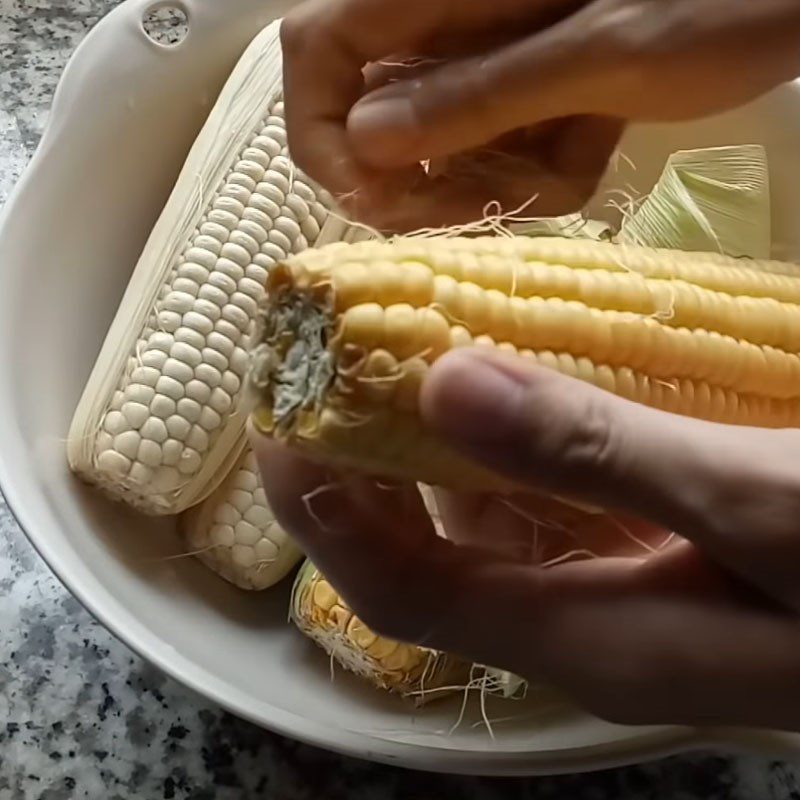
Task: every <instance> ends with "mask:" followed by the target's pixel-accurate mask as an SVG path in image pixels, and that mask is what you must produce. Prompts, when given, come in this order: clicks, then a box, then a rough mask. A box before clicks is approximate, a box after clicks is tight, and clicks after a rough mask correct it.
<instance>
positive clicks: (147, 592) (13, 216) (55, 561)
mask: <svg viewBox="0 0 800 800" xmlns="http://www.w3.org/2000/svg"><path fill="white" fill-rule="evenodd" d="M290 4H291V3H290V2H287V0H280V1H278V0H272V2H270V0H225V2H220V0H179V2H176V3H174V5H177V6H179V7H181V8H182V9H183V10H184V11H185V12H186V14H187V15H188V18H189V28H190V31H189V35H188V37H187V38H186V39H185V40H184V41H183V42H182V43H181V44H180V45H179V46H176V47H173V48H165V47H161V46H158V45H156V44H154V43H153V42H151V41H150V40H149V39H148V38H147V37H146V36H145V34H144V33H143V30H142V27H141V20H142V18H143V16H144V14H145V13H146V12H147V11H149V10H150V9H152V8H153V7H154V5H157V4H154V3H152V2H149V0H127V2H125V3H123V4H122V5H121V6H119V7H118V8H117V9H116V10H114V11H113V12H112V13H111V14H109V15H108V16H107V17H106V18H105V19H104V20H103V21H102V22H101V23H100V24H99V25H98V26H97V27H96V29H95V30H94V31H92V33H91V34H90V35H89V37H88V38H87V39H86V40H85V42H84V43H83V44H82V45H81V46H80V47H79V48H78V51H77V52H76V53H75V56H74V58H73V59H72V61H71V62H70V64H69V66H68V68H67V70H66V72H65V73H64V76H63V80H62V82H61V85H60V87H59V90H58V93H57V96H56V99H55V102H54V105H53V109H52V116H51V118H50V124H49V126H48V129H47V132H46V134H45V136H44V138H43V140H42V143H41V145H40V147H39V150H38V152H37V153H36V156H35V157H34V159H33V161H32V163H31V165H30V167H29V169H28V170H27V172H26V174H25V175H24V177H23V179H22V180H21V181H20V184H19V186H18V187H17V190H16V192H15V194H14V196H13V198H12V199H11V201H10V202H9V203H8V205H7V207H6V209H5V212H4V216H3V219H2V224H1V225H0V265H2V269H0V482H2V487H3V490H4V491H5V494H6V496H7V498H8V501H9V503H10V505H11V507H12V508H13V509H14V512H15V514H16V515H17V518H18V519H19V522H20V524H21V525H22V527H23V528H24V529H25V531H26V532H27V534H28V536H29V537H30V538H31V540H32V542H33V543H34V545H35V546H36V548H37V549H38V551H39V552H40V553H41V554H42V556H43V557H44V558H45V559H46V561H47V562H48V564H49V565H50V566H51V567H52V568H53V570H54V571H55V572H56V573H57V574H58V575H59V576H60V578H61V579H62V580H63V582H64V583H65V584H66V585H67V586H68V587H69V588H70V590H71V591H72V592H73V593H74V594H75V595H76V596H77V597H78V598H79V599H80V600H81V601H82V602H83V603H84V604H85V605H86V606H87V607H88V608H89V609H90V610H91V611H92V612H93V613H94V614H95V616H96V617H97V618H98V619H99V620H100V621H101V622H103V623H104V624H105V625H107V626H108V628H110V629H111V630H112V631H113V632H114V633H115V634H116V635H117V636H119V638H120V639H122V640H123V641H124V642H126V643H127V644H128V645H129V646H130V647H131V648H133V649H134V650H136V651H137V652H138V653H140V654H141V655H142V656H144V657H145V658H147V659H149V660H150V661H151V662H153V663H155V664H157V665H158V666H159V667H161V668H162V669H163V670H164V671H165V672H167V673H169V674H170V675H172V676H173V677H174V678H176V679H178V680H179V681H182V682H183V683H184V684H186V685H188V686H190V687H192V688H193V689H195V690H196V691H198V692H199V693H201V694H203V695H205V696H207V697H208V698H210V699H212V700H214V701H216V702H218V703H220V704H221V705H223V706H225V707H226V708H228V709H230V710H231V711H232V712H234V713H236V714H238V715H240V716H242V717H246V718H248V719H250V720H252V721H254V722H256V723H258V724H260V725H263V726H265V727H267V728H271V729H273V730H276V731H278V732H281V733H284V734H286V735H289V736H292V737H295V738H298V739H301V740H304V741H306V742H310V743H313V744H316V745H319V746H322V747H325V748H329V749H332V750H337V751H340V752H344V753H348V754H351V755H355V756H360V757H363V758H369V759H374V760H378V761H385V762H393V763H397V764H402V765H406V766H413V767H418V768H424V769H431V770H446V771H454V772H463V773H482V774H505V775H511V774H543V773H553V772H572V771H578V770H587V769H593V768H599V767H606V766H611V765H616V764H624V763H630V762H634V761H640V760H643V759H647V758H653V757H655V756H659V755H664V754H667V753H674V752H678V751H682V750H686V749H689V748H694V747H699V746H703V745H707V744H710V743H721V744H725V745H733V744H736V743H739V744H746V745H747V746H754V745H763V746H765V747H767V748H769V749H770V750H775V749H776V748H777V749H782V748H787V747H788V748H790V749H791V748H794V747H795V745H796V740H795V738H794V737H787V736H778V735H773V734H763V735H761V736H758V737H757V736H754V735H752V734H734V733H726V734H725V735H722V734H721V733H720V732H714V731H706V732H702V733H701V732H697V731H690V730H683V729H673V728H648V729H635V730H633V729H627V728H624V727H618V726H614V725H609V724H606V723H604V722H601V721H599V720H596V719H594V718H592V717H589V716H586V715H582V714H579V713H562V714H557V715H550V716H548V717H543V718H540V719H531V718H528V719H523V720H520V721H518V722H515V723H509V724H499V725H497V726H496V730H495V734H496V739H495V740H494V741H492V740H491V738H490V737H489V736H488V734H487V732H486V730H485V729H483V728H480V727H477V728H476V727H473V726H472V725H471V724H470V723H471V722H472V721H473V720H475V719H477V716H476V714H475V713H474V710H473V711H471V712H470V715H469V717H468V720H467V721H466V722H465V723H464V724H463V725H462V726H461V727H460V728H459V729H458V730H457V731H456V732H454V733H453V734H451V735H448V734H447V731H448V729H449V728H450V726H451V725H452V723H453V722H454V720H455V719H456V716H457V712H458V703H457V702H456V701H454V702H452V703H449V702H448V703H444V704H443V705H437V706H435V707H433V708H431V709H429V710H427V711H425V712H419V713H414V712H412V711H410V710H409V709H408V707H407V706H405V705H404V704H402V703H400V702H399V701H396V700H395V699H393V698H390V697H387V696H384V695H383V694H380V693H378V692H375V691H372V690H370V689H368V688H366V687H365V686H364V685H363V684H362V683H361V682H360V681H358V680H356V679H351V678H350V677H348V676H346V675H343V674H339V675H338V678H337V680H336V682H335V683H334V684H331V680H330V673H329V665H328V663H327V660H326V659H325V657H324V656H323V655H322V653H321V651H319V650H317V649H316V648H315V647H314V646H312V645H311V644H309V643H308V642H307V641H306V640H304V639H303V638H302V637H301V636H300V635H299V634H297V632H296V631H295V630H294V629H293V628H291V627H290V626H288V625H287V622H286V613H287V588H288V587H287V586H284V587H283V588H282V589H278V590H277V591H273V592H268V593H266V594H259V595H245V594H243V593H241V592H238V591H236V590H234V589H232V588H230V587H228V586H227V585H226V584H224V583H223V582H221V581H220V580H218V579H217V578H215V577H214V576H213V575H212V574H210V573H209V572H207V571H206V570H205V568H204V567H202V566H201V565H199V564H197V563H195V562H194V561H193V560H192V559H179V560H169V561H167V560H165V558H166V557H168V556H171V555H174V554H176V553H178V552H179V551H180V547H179V544H178V542H177V540H176V538H175V536H174V534H173V532H172V531H171V529H170V526H169V525H167V524H160V525H154V524H153V523H152V522H151V521H149V520H144V521H143V520H142V519H139V518H137V517H136V516H135V515H133V514H132V513H128V512H126V511H125V510H124V509H122V508H121V507H119V506H111V505H109V504H108V503H106V502H104V501H103V500H101V499H100V498H99V497H98V496H97V495H96V494H94V493H93V492H91V491H89V490H87V489H86V488H85V487H83V486H82V485H81V484H79V483H78V482H77V481H76V480H74V479H73V478H72V477H71V476H70V474H69V472H68V470H67V467H66V460H65V445H64V440H65V437H66V433H67V428H68V425H69V422H70V418H71V416H72V413H73V410H74V408H75V404H76V402H77V400H78V397H79V395H80V392H81V390H82V388H83V386H84V382H85V380H86V378H87V376H88V374H89V371H90V369H91V366H92V364H93V361H94V359H95V356H96V354H97V352H98V350H99V347H100V345H101V342H102V341H103V338H104V336H105V333H106V330H107V328H108V325H109V324H110V322H111V319H112V317H113V315H114V313H115V311H116V308H117V305H118V303H119V301H120V298H121V296H122V293H123V290H124V288H125V285H126V283H127V280H128V277H129V274H130V272H131V270H132V269H133V267H134V265H135V263H136V260H137V257H138V254H139V252H140V250H141V248H142V246H143V244H144V242H145V239H146V237H147V235H148V232H149V230H150V228H151V226H152V225H153V223H154V222H155V220H156V218H157V216H158V214H159V211H160V209H161V207H162V204H163V202H164V201H165V199H166V197H167V196H168V194H169V191H170V189H171V186H172V183H173V181H174V179H175V178H176V176H177V173H178V170H179V168H180V166H181V164H182V161H183V158H184V156H185V155H186V153H187V151H188V149H189V147H190V145H191V143H192V141H193V140H194V137H195V135H196V133H197V132H198V130H199V128H200V126H201V125H202V123H203V121H204V118H205V116H206V114H207V113H208V111H209V110H210V107H211V105H212V104H213V100H214V98H215V96H216V93H217V92H218V90H219V88H220V87H221V85H222V83H223V82H224V80H225V78H226V76H227V74H228V73H229V71H230V69H231V68H232V66H233V64H234V63H235V61H236V59H237V58H238V56H239V54H240V53H241V52H242V50H243V48H244V47H245V46H246V44H247V43H248V42H249V40H250V39H251V38H252V36H254V35H255V34H256V32H257V31H258V30H259V29H260V28H261V27H263V26H264V25H266V24H267V23H268V22H270V21H271V20H272V19H274V18H275V17H277V16H279V15H281V14H283V13H285V11H286V9H287V7H288V6H289V5H290ZM320 66H321V68H324V65H320ZM744 142H761V143H763V144H765V145H766V146H767V148H768V152H769V154H770V156H771V157H772V159H773V161H772V164H773V180H774V197H775V205H776V214H775V239H776V241H778V242H781V243H782V245H783V246H782V248H781V249H780V250H779V251H778V252H777V255H780V256H785V255H792V254H793V255H795V256H797V257H798V258H800V226H798V225H796V223H795V222H794V220H796V219H797V218H798V216H800V208H798V205H797V202H796V200H795V194H794V191H795V189H796V187H797V186H800V90H798V88H797V87H788V88H785V89H782V90H780V91H778V92H776V93H774V94H773V95H772V96H770V97H768V98H766V99H764V100H763V101H761V102H759V103H758V104H756V105H754V106H752V107H750V108H748V109H746V110H743V111H741V112H739V113H737V114H733V115H730V116H728V117H725V118H721V119H715V120H710V121H707V122H705V123H703V124H699V125H694V126H679V127H674V128H662V127H656V128H650V129H640V130H637V131H635V132H632V133H631V135H630V136H629V139H628V141H627V143H626V145H625V151H626V153H627V154H628V155H629V156H630V157H631V158H632V159H633V160H634V162H635V163H636V166H637V170H636V171H632V170H630V169H627V168H626V170H627V171H626V172H625V173H619V174H616V175H614V176H612V178H611V179H610V183H611V185H616V186H626V185H627V184H632V185H633V186H634V187H635V188H636V189H638V190H647V189H649V188H650V186H651V185H652V182H653V180H654V179H655V177H656V175H657V173H658V172H659V171H660V169H661V166H662V165H663V162H664V159H665V158H666V156H667V155H668V154H669V153H670V152H671V151H673V150H675V149H678V148H680V147H693V146H702V145H711V144H731V143H744ZM778 154H779V155H778ZM600 205H602V202H600ZM587 658H591V654H587ZM491 711H492V714H493V715H494V716H498V715H501V716H506V715H509V714H515V713H525V712H527V711H530V708H523V707H518V706H509V705H500V706H498V705H497V704H494V705H493V707H492V709H491Z"/></svg>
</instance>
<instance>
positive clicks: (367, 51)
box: [282, 0, 800, 230]
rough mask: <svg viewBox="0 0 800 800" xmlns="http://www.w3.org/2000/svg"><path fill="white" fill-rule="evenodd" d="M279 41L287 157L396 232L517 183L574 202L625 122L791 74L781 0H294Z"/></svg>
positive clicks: (762, 87) (798, 53)
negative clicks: (426, 165)
mask: <svg viewBox="0 0 800 800" xmlns="http://www.w3.org/2000/svg"><path fill="white" fill-rule="evenodd" d="M282 38H283V45H284V76H285V87H286V88H285V95H286V120H287V130H288V137H289V146H290V149H291V152H292V155H293V158H294V159H295V161H296V162H297V163H298V165H299V166H301V167H302V168H303V169H304V170H305V171H306V172H307V173H308V174H309V175H311V176H312V177H313V178H315V179H316V180H317V181H318V182H319V183H321V184H322V185H324V186H325V187H326V188H328V189H330V190H331V191H332V192H333V193H334V194H335V195H336V196H338V197H339V198H340V199H341V201H342V204H343V205H344V206H345V208H346V209H347V210H349V211H350V213H352V214H354V215H355V216H357V217H359V218H360V219H362V220H364V221H366V222H369V223H371V224H374V225H375V226H376V227H379V228H387V227H388V228H394V229H398V230H407V229H409V228H414V227H419V226H433V225H444V224H451V223H459V222H471V221H473V220H475V219H479V218H480V217H481V215H482V210H483V208H484V207H485V206H486V205H487V204H488V203H491V202H495V201H496V202H498V203H500V204H501V206H502V208H503V210H504V211H506V212H508V211H511V210H513V209H515V208H517V207H519V206H520V205H521V204H523V203H525V202H526V201H527V200H529V199H530V198H531V196H532V195H534V194H536V195H538V200H537V201H536V202H535V203H533V204H532V205H531V206H530V209H529V212H528V213H529V214H531V215H537V216H556V215H559V214H562V213H567V212H571V211H577V210H579V208H580V207H582V206H583V205H584V203H585V201H586V200H588V199H589V198H590V196H591V195H592V194H593V192H594V191H595V189H596V187H597V184H598V181H599V179H600V178H601V176H602V173H603V172H604V170H605V169H606V166H607V164H608V160H609V157H610V156H611V154H612V153H613V151H614V149H615V147H616V145H617V143H618V140H619V137H620V135H621V132H622V129H623V125H624V121H648V122H653V121H677V120H685V119H689V118H695V117H700V116H704V115H707V114H711V113H715V112H720V111H723V110H727V109H730V108H733V107H736V106H738V105H740V104H742V103H744V102H746V101H749V100H751V99H754V98H756V97H757V96H759V95H761V94H762V93H764V92H766V91H768V90H770V89H771V88H773V87H775V86H777V85H779V84H780V83H782V82H784V81H787V80H790V79H792V78H794V77H796V76H797V75H800V48H799V47H798V40H799V39H800V4H798V3H797V1H796V0H758V2H754V0H495V2H491V3H487V2H484V0H463V2H460V3H455V4H454V3H452V2H449V0H406V2H398V1H397V0H309V2H306V3H304V4H303V5H301V6H299V7H298V8H297V9H296V11H294V12H293V13H291V14H289V16H288V17H287V18H286V19H285V20H284V23H283V27H282ZM420 60H421V61H422V63H419V62H420ZM391 64H394V65H397V64H402V65H404V66H390V65H391ZM409 65H412V66H409ZM429 159H430V160H433V162H434V164H439V165H441V164H442V163H443V167H442V168H441V169H439V170H434V171H433V172H432V173H431V174H427V175H426V174H425V172H424V171H423V169H422V168H421V166H420V162H421V161H425V160H429Z"/></svg>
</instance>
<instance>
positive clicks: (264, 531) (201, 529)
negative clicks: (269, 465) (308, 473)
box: [179, 448, 303, 591]
mask: <svg viewBox="0 0 800 800" xmlns="http://www.w3.org/2000/svg"><path fill="white" fill-rule="evenodd" d="M179 527H180V530H181V533H182V534H183V537H184V540H185V541H186V544H187V546H188V548H189V550H190V552H192V553H194V554H196V555H197V557H198V558H199V559H200V560H201V561H202V562H203V563H204V564H205V565H206V566H207V567H209V568H210V569H212V570H213V571H214V572H216V573H217V574H219V575H221V576H222V577H223V578H225V580H227V581H229V582H230V583H232V584H234V585H235V586H238V587H239V588H240V589H248V590H253V591H262V590H264V589H269V588H270V587H271V586H274V585H275V584H276V583H278V582H280V581H282V580H283V579H284V578H285V577H286V576H287V575H288V574H289V572H290V571H291V570H292V569H293V568H294V567H296V566H297V565H298V564H299V563H300V561H301V560H302V557H303V554H302V551H301V550H300V548H299V547H298V546H297V545H296V544H295V543H294V541H293V540H292V539H290V538H289V536H288V535H287V534H286V532H285V531H284V530H283V528H281V526H280V525H278V523H277V522H276V521H275V517H274V516H273V514H272V510H271V509H270V507H269V505H268V503H267V498H266V496H265V494H264V489H263V488H262V485H261V474H260V472H259V469H258V465H257V464H256V459H255V455H254V454H253V451H252V450H251V449H250V448H246V449H245V452H244V453H243V454H242V456H241V458H240V459H239V463H238V464H237V465H236V466H235V467H234V468H233V470H232V471H231V473H230V475H229V476H228V477H227V478H226V479H225V481H224V482H223V483H222V484H221V485H220V487H219V488H218V489H217V490H216V491H215V492H214V493H213V494H212V495H211V496H210V497H208V498H207V499H206V500H205V501H204V502H202V503H200V504H199V505H197V506H195V507H194V508H191V509H190V510H189V511H187V512H185V513H184V514H183V515H181V517H180V521H179Z"/></svg>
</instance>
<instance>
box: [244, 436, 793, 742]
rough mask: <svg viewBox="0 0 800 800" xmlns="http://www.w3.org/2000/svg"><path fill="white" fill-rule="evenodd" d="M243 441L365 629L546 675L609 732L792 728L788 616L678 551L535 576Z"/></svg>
mask: <svg viewBox="0 0 800 800" xmlns="http://www.w3.org/2000/svg"><path fill="white" fill-rule="evenodd" d="M254 446H255V447H256V451H257V455H258V458H259V464H260V465H261V468H262V474H263V481H264V486H265V489H266V491H267V495H268V497H269V500H270V502H271V503H272V504H273V508H274V510H275V513H276V516H277V518H278V520H279V521H280V522H281V524H282V525H284V526H286V527H287V529H288V530H289V532H290V534H291V535H292V536H294V537H295V538H296V539H297V540H298V541H299V542H300V543H301V544H302V545H303V546H304V547H305V548H306V549H307V552H308V553H309V555H310V556H311V558H312V560H313V561H314V562H315V563H316V564H317V566H318V567H319V568H320V569H321V570H322V571H323V573H324V574H325V575H326V577H327V578H328V579H329V580H331V582H332V583H333V584H334V585H335V586H336V587H337V589H338V590H339V591H340V592H342V594H343V596H344V597H345V599H346V600H347V602H348V603H349V604H350V605H351V607H352V608H353V610H354V611H355V613H357V614H358V615H359V617H361V618H362V619H363V621H364V622H365V624H366V625H367V626H368V627H370V628H371V629H373V630H374V631H376V632H377V633H381V634H383V635H385V636H388V637H390V638H393V639H397V640H400V641H406V642H412V643H418V644H422V645H425V646H428V647H432V648H435V649H438V650H443V651H446V652H449V653H452V654H454V655H459V656H461V657H463V658H465V659H467V660H470V661H474V662H477V663H483V664H491V665H496V666H498V667H500V668H505V669H509V670H511V671H513V672H515V673H516V674H519V675H522V676H525V677H528V678H530V679H532V680H546V681H548V682H549V683H551V684H552V685H554V686H557V687H559V688H561V689H562V690H564V691H566V692H567V693H568V695H569V696H571V697H572V698H573V699H575V700H576V701H577V702H578V703H579V704H581V705H582V706H584V707H585V708H587V709H588V710H589V711H592V712H594V713H595V714H598V715H600V716H601V717H604V718H606V719H609V720H612V721H616V722H623V723H628V724H670V723H671V724H704V725H714V724H719V725H730V724H737V725H761V726H770V727H775V726H783V727H787V728H791V727H796V726H797V724H799V722H800V708H798V706H797V704H794V703H792V702H787V698H791V697H793V696H794V695H793V692H794V686H795V682H796V675H797V673H798V670H800V637H798V636H797V628H796V621H795V619H794V617H792V616H790V615H788V614H785V613H783V612H782V611H780V610H777V609H776V608H775V607H774V606H771V605H770V604H768V603H764V602H759V603H756V602H751V598H750V595H749V593H747V592H742V591H741V590H740V589H739V587H738V585H736V584H735V583H734V582H732V581H731V579H730V578H728V577H726V576H725V575H724V574H723V573H721V572H720V571H719V570H718V569H717V568H716V567H715V566H714V565H713V564H711V563H710V562H709V561H708V560H707V559H705V558H704V557H703V556H702V555H701V554H700V553H699V552H698V551H697V550H695V549H693V548H691V547H690V546H688V545H687V544H686V543H684V544H683V546H678V547H675V548H670V549H669V550H667V551H665V552H664V553H663V554H662V555H659V556H655V557H653V558H652V559H651V560H649V561H647V562H644V563H642V562H639V561H629V560H626V559H602V560H600V561H592V562H584V563H580V564H572V565H566V566H561V567H557V568H554V569H550V570H544V571H540V570H536V569H533V568H531V567H528V566H525V565H520V564H519V563H515V562H514V561H513V560H508V559H500V558H497V557H494V556H493V555H492V554H491V553H488V552H487V551H485V550H479V549H477V548H474V547H457V546H454V545H453V544H451V543H448V542H445V541H443V540H441V539H439V538H438V537H436V536H435V535H434V534H433V533H432V531H431V530H430V528H428V527H426V526H425V525H424V524H422V522H421V521H420V519H416V520H415V523H414V524H415V525H417V526H418V527H408V526H405V524H404V523H405V517H404V513H405V511H406V510H407V508H408V497H407V496H406V497H401V500H400V502H399V504H398V502H397V501H396V500H392V501H391V502H387V500H386V497H385V496H383V495H382V496H378V495H377V494H375V493H374V492H380V491H385V490H380V489H377V488H376V487H374V486H373V487H369V486H368V485H367V484H366V483H365V482H363V481H356V482H353V483H350V482H346V483H345V485H344V486H340V487H339V488H338V489H336V490H330V491H321V490H322V489H325V488H326V487H329V486H330V484H331V476H330V475H329V474H328V473H327V472H326V471H325V470H321V469H319V468H317V467H315V466H313V465H310V464H308V463H307V462H305V461H303V460H302V459H300V458H298V457H297V456H296V455H294V454H291V453H289V452H288V451H287V450H285V449H284V448H283V447H282V446H280V445H274V444H273V443H268V442H267V441H266V440H264V439H262V438H256V439H254ZM304 494H305V495H306V497H307V498H308V502H306V501H304V499H303V495H304ZM309 495H310V497H308V496H309ZM408 543H410V545H409V544H408ZM411 553H413V557H411V558H409V555H410V554H411ZM732 630H735V631H736V635H735V636H731V631H732ZM732 697H733V698H736V702H731V698H732Z"/></svg>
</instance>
